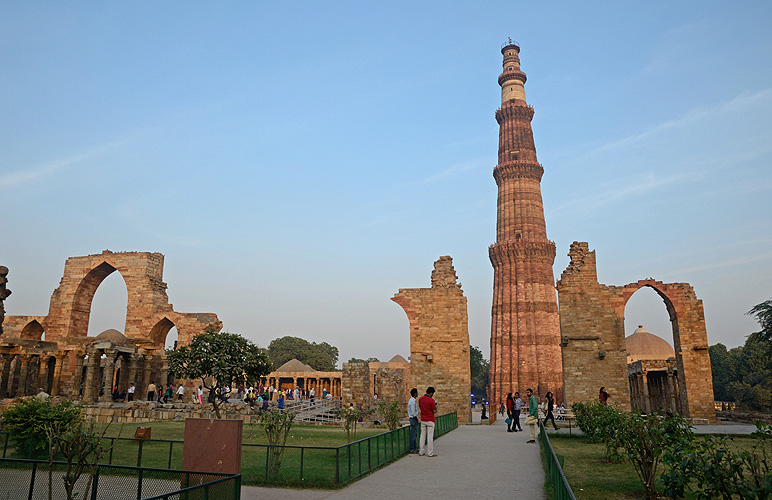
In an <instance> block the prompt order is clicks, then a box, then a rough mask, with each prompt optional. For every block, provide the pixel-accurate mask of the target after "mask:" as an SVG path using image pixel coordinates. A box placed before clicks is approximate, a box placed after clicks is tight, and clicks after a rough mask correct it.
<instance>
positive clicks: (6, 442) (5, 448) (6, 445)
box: [3, 432, 9, 458]
mask: <svg viewBox="0 0 772 500" xmlns="http://www.w3.org/2000/svg"><path fill="white" fill-rule="evenodd" d="M8 436H9V434H8V433H7V432H6V433H5V444H4V445H3V458H5V452H6V451H7V450H8Z"/></svg>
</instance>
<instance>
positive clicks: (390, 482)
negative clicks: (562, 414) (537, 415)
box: [241, 414, 546, 500]
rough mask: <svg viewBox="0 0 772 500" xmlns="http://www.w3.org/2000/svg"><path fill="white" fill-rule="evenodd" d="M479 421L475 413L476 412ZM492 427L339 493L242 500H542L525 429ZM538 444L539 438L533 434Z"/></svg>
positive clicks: (441, 442) (272, 491) (250, 495)
mask: <svg viewBox="0 0 772 500" xmlns="http://www.w3.org/2000/svg"><path fill="white" fill-rule="evenodd" d="M475 415H476V417H477V419H479V414H475ZM523 430H524V431H525V432H507V425H506V424H505V423H504V421H503V420H498V421H497V422H496V423H495V424H493V425H461V426H459V428H458V429H456V430H454V431H451V432H450V433H448V434H446V435H444V436H442V437H441V438H440V439H438V440H436V441H435V442H434V452H435V453H436V454H437V456H436V457H432V458H430V457H419V456H418V455H408V456H406V457H404V458H401V459H399V460H397V461H396V462H394V463H392V464H391V465H388V466H386V467H384V468H382V469H380V470H378V471H376V472H374V473H372V474H370V475H369V476H366V477H364V478H363V479H360V480H359V481H357V482H355V483H353V484H351V485H350V486H347V487H346V488H343V489H342V490H336V491H330V490H290V489H279V488H259V487H252V486H244V487H242V489H241V498H242V499H243V500H258V499H260V500H321V499H331V500H363V499H376V500H389V499H399V500H404V499H406V498H412V497H415V496H424V495H427V494H429V495H431V496H432V497H433V498H442V499H443V500H445V499H448V500H451V499H464V500H468V499H469V498H476V497H487V498H529V499H539V498H546V496H545V495H544V469H543V466H542V462H541V455H540V452H539V444H538V442H537V443H532V444H527V443H526V441H527V440H528V439H529V438H530V431H529V428H528V427H527V426H525V425H524V426H523ZM537 440H538V436H537Z"/></svg>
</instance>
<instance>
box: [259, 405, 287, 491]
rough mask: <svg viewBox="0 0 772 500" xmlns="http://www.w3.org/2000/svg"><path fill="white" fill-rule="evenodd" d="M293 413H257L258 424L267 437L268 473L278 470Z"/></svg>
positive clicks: (272, 473)
mask: <svg viewBox="0 0 772 500" xmlns="http://www.w3.org/2000/svg"><path fill="white" fill-rule="evenodd" d="M294 420H295V413H293V412H291V411H263V412H260V413H258V414H257V425H259V426H260V427H261V428H262V429H263V430H264V431H265V435H266V436H267V437H268V444H269V445H270V446H269V447H268V475H269V476H272V475H274V474H276V473H277V472H279V469H280V468H281V461H282V458H283V457H284V450H285V446H286V444H287V437H288V436H289V433H290V430H291V429H292V425H293V424H294Z"/></svg>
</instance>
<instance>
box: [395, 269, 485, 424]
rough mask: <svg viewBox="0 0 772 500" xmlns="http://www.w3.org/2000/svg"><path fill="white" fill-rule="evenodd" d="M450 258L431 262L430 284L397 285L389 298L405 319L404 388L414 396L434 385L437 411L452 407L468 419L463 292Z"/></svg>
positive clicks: (462, 418)
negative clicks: (407, 377)
mask: <svg viewBox="0 0 772 500" xmlns="http://www.w3.org/2000/svg"><path fill="white" fill-rule="evenodd" d="M457 281H458V278H457V277H456V271H455V269H454V268H453V259H451V258H450V257H449V256H443V257H440V258H439V260H437V261H436V262H435V263H434V271H433V272H432V277H431V283H432V286H431V288H408V289H400V290H399V293H397V294H396V295H394V297H393V298H392V299H391V300H393V301H394V302H396V303H397V304H399V305H400V306H402V309H404V311H405V313H406V314H407V317H408V321H409V322H410V383H409V385H410V387H416V388H417V389H418V393H419V395H421V394H424V392H425V391H426V388H427V387H429V386H432V387H434V388H435V389H436V391H437V392H436V394H435V400H436V401H437V405H438V411H439V413H440V414H444V413H449V412H453V411H455V412H457V414H458V421H459V422H461V423H469V422H471V421H472V410H471V403H470V393H471V369H470V366H469V328H468V319H467V304H466V297H464V293H463V291H462V290H461V285H460V284H458V282H457Z"/></svg>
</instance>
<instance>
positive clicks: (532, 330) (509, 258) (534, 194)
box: [488, 39, 563, 404]
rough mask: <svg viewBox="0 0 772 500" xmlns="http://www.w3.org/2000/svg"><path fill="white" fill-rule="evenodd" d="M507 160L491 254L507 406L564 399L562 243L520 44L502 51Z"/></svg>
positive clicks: (494, 365)
mask: <svg viewBox="0 0 772 500" xmlns="http://www.w3.org/2000/svg"><path fill="white" fill-rule="evenodd" d="M501 53H502V54H503V55H504V71H503V72H502V73H501V75H500V76H499V85H501V108H500V109H499V110H498V111H496V121H497V122H498V123H499V162H498V165H496V168H494V169H493V177H494V178H495V179H496V184H497V185H498V188H499V196H498V213H497V220H496V243H495V244H493V245H491V246H490V248H489V249H488V254H489V256H490V259H491V264H493V272H494V278H493V308H492V311H491V379H490V389H491V391H490V394H489V400H490V401H491V403H494V404H498V403H500V402H504V400H505V399H506V397H507V393H508V392H512V393H514V392H515V391H520V394H521V395H523V396H524V395H525V390H526V389H528V388H532V389H533V390H534V391H535V392H536V394H537V395H538V396H540V397H544V395H545V394H546V393H547V391H552V392H553V393H554V394H555V397H556V400H557V401H562V400H563V367H562V361H561V354H560V318H559V316H558V302H557V295H556V293H555V280H554V277H553V274H552V264H553V263H554V262H555V243H553V242H552V241H550V240H548V239H547V229H546V225H545V223H544V207H543V204H542V199H541V177H542V174H543V173H544V169H543V168H542V166H541V165H540V164H539V162H538V160H537V159H536V147H535V146H534V143H533V132H532V130H531V120H532V119H533V108H532V107H531V106H529V105H528V104H527V103H526V102H525V80H526V78H525V73H523V72H522V71H520V46H519V45H518V44H517V43H516V42H512V40H511V39H510V41H509V42H508V43H506V44H504V46H503V47H502V49H501Z"/></svg>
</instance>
